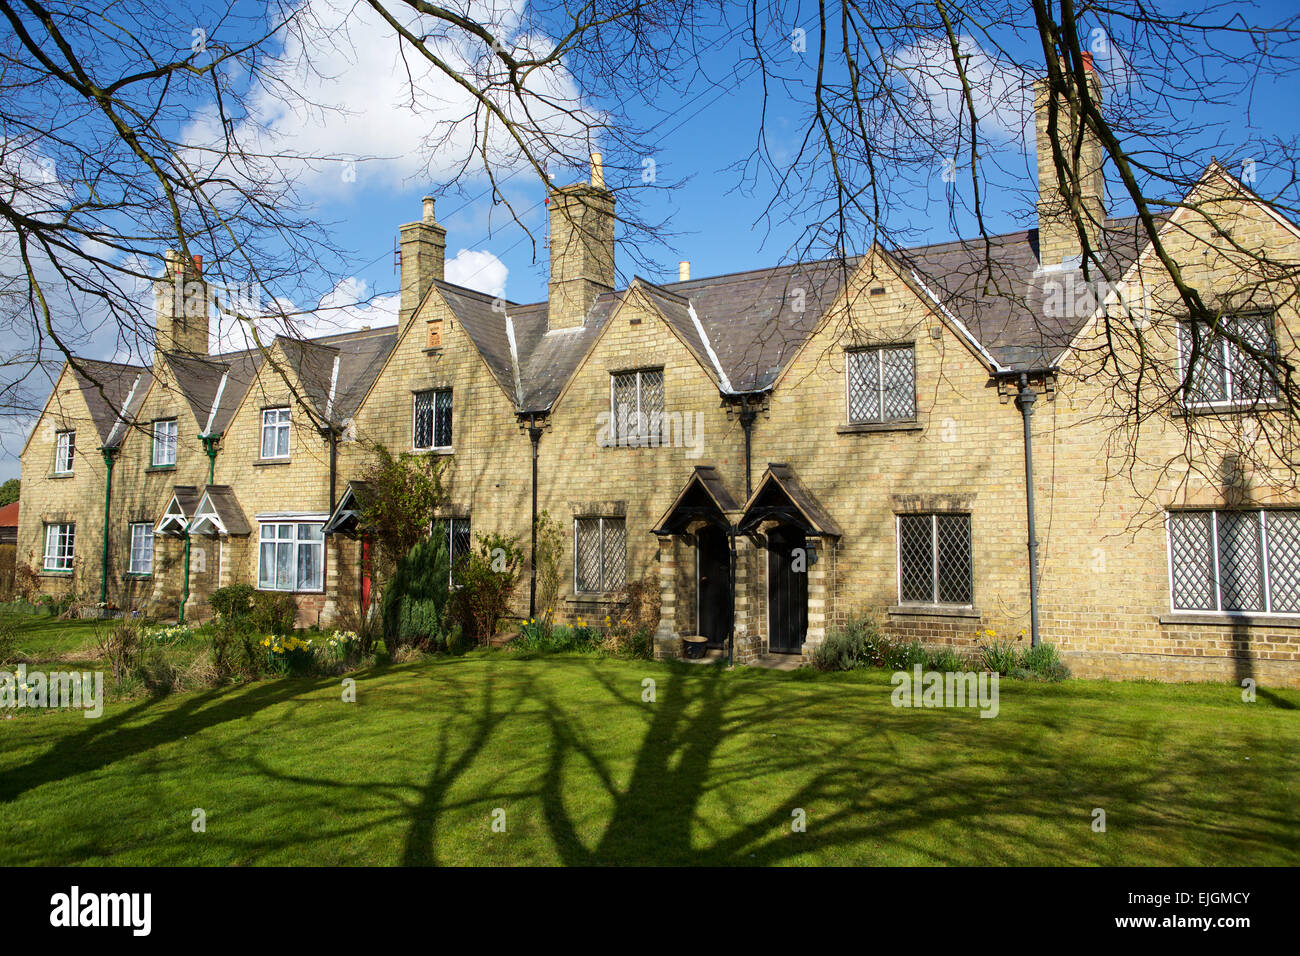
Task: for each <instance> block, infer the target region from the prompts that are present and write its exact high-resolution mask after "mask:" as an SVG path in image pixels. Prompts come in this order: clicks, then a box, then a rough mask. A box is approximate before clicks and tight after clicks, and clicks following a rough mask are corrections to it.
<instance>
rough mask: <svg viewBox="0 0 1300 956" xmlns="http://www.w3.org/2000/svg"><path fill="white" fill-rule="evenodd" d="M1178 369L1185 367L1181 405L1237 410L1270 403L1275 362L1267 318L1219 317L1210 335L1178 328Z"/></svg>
mask: <svg viewBox="0 0 1300 956" xmlns="http://www.w3.org/2000/svg"><path fill="white" fill-rule="evenodd" d="M1178 349H1179V357H1180V359H1181V362H1182V368H1183V369H1184V370H1186V369H1187V368H1188V367H1189V366H1190V367H1191V375H1190V376H1188V381H1187V387H1186V390H1185V394H1184V401H1186V403H1187V404H1189V405H1210V404H1230V405H1241V404H1249V403H1252V402H1258V401H1272V400H1273V399H1275V398H1276V397H1277V387H1276V385H1275V383H1274V381H1273V376H1272V374H1271V372H1270V369H1271V367H1272V363H1273V361H1274V356H1275V354H1276V353H1275V343H1274V340H1273V323H1272V317H1271V316H1269V315H1266V314H1252V315H1239V316H1225V317H1224V318H1223V319H1221V320H1220V324H1219V327H1218V328H1217V329H1216V328H1215V327H1214V326H1213V325H1211V324H1210V323H1208V322H1184V323H1182V324H1181V325H1180V326H1179V327H1178Z"/></svg>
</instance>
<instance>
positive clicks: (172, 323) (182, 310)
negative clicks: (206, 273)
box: [154, 249, 209, 355]
mask: <svg viewBox="0 0 1300 956" xmlns="http://www.w3.org/2000/svg"><path fill="white" fill-rule="evenodd" d="M163 261H164V263H165V265H164V270H163V277H162V278H161V279H159V280H158V281H157V282H155V283H154V348H155V351H156V352H182V353H185V354H188V355H207V354H208V331H209V328H208V324H209V319H208V284H207V283H206V282H205V281H204V280H203V259H202V257H200V256H194V257H193V259H186V258H185V256H183V255H181V254H180V253H179V252H176V251H175V250H172V249H169V250H167V252H166V253H165V254H164V256H163Z"/></svg>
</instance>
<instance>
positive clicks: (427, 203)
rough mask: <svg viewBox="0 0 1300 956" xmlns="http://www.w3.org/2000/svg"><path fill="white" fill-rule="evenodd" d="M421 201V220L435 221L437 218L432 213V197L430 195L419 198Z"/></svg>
mask: <svg viewBox="0 0 1300 956" xmlns="http://www.w3.org/2000/svg"><path fill="white" fill-rule="evenodd" d="M421 202H422V203H423V206H424V214H423V216H422V217H421V218H422V219H423V221H424V222H437V221H438V220H437V219H435V218H434V215H433V206H434V198H433V197H432V196H425V197H424V199H423V200H421Z"/></svg>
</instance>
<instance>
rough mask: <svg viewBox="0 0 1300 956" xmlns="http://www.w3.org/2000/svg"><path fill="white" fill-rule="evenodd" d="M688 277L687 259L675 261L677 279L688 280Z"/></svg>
mask: <svg viewBox="0 0 1300 956" xmlns="http://www.w3.org/2000/svg"><path fill="white" fill-rule="evenodd" d="M690 278H691V263H690V261H689V260H687V259H683V260H682V261H681V262H679V263H677V281H678V282H689V281H690Z"/></svg>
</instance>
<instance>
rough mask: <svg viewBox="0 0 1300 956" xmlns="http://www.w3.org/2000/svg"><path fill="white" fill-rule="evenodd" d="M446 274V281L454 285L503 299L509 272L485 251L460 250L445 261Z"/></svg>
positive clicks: (504, 265) (499, 261)
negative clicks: (453, 256) (452, 257)
mask: <svg viewBox="0 0 1300 956" xmlns="http://www.w3.org/2000/svg"><path fill="white" fill-rule="evenodd" d="M446 274H447V281H448V282H450V283H452V284H454V285H463V286H464V287H465V288H467V289H476V290H478V291H479V292H484V293H486V294H488V295H491V296H501V297H504V296H505V294H506V277H507V276H508V275H509V274H510V270H509V269H508V268H506V264H505V263H504V262H502V261H501V260H500V259H498V258H497V257H496V256H494V255H493V254H492V253H490V252H488V251H487V250H486V249H461V250H460V251H459V252H457V253H456V257H455V258H454V259H449V260H448V261H447V270H446Z"/></svg>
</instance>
